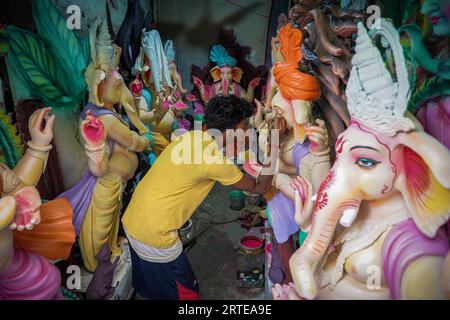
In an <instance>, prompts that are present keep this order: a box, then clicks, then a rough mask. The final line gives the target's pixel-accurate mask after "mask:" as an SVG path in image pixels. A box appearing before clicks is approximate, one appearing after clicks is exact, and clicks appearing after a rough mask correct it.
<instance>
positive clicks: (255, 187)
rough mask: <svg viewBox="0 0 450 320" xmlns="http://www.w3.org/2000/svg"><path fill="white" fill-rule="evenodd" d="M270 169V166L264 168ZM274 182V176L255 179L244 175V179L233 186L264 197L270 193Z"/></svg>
mask: <svg viewBox="0 0 450 320" xmlns="http://www.w3.org/2000/svg"><path fill="white" fill-rule="evenodd" d="M269 167H270V165H267V166H264V168H269ZM272 180H273V175H260V176H259V178H257V179H255V178H253V177H251V176H250V175H248V174H244V176H243V177H242V179H241V180H240V181H238V182H237V183H235V184H233V186H234V187H235V188H237V189H241V190H243V191H247V192H252V193H258V194H261V195H264V194H266V193H267V192H269V189H270V186H271V184H272Z"/></svg>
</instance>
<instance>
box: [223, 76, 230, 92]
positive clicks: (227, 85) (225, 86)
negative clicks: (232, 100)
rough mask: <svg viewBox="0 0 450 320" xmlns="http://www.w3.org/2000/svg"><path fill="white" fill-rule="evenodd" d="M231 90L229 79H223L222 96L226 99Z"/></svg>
mask: <svg viewBox="0 0 450 320" xmlns="http://www.w3.org/2000/svg"><path fill="white" fill-rule="evenodd" d="M229 89H230V81H228V78H227V77H223V79H222V94H223V96H224V97H226V96H228V91H229Z"/></svg>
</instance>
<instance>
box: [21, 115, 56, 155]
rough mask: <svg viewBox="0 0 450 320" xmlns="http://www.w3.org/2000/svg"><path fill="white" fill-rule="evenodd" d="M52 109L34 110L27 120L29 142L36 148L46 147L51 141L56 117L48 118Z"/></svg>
mask: <svg viewBox="0 0 450 320" xmlns="http://www.w3.org/2000/svg"><path fill="white" fill-rule="evenodd" d="M51 110H52V108H50V107H49V108H43V109H39V110H36V111H35V112H33V114H32V115H31V117H30V119H29V120H28V130H29V131H30V136H31V141H32V142H33V143H34V144H35V145H36V146H38V147H46V146H48V145H49V144H50V143H51V142H52V140H53V126H54V124H55V119H56V116H55V115H52V116H49V112H50V111H51Z"/></svg>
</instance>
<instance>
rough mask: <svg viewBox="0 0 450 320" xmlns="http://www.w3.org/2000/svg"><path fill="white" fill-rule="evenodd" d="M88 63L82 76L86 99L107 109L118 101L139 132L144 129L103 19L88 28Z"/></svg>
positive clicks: (117, 49)
mask: <svg viewBox="0 0 450 320" xmlns="http://www.w3.org/2000/svg"><path fill="white" fill-rule="evenodd" d="M90 43H91V55H92V62H91V64H90V65H89V66H88V68H87V70H86V73H85V76H86V82H87V84H88V90H89V102H91V103H93V104H95V105H97V106H99V107H104V108H108V109H112V108H113V107H114V105H116V104H121V105H122V107H123V108H124V109H125V112H126V114H127V116H128V118H129V119H130V121H131V122H132V123H133V125H134V126H135V127H136V128H137V129H138V130H139V132H140V133H141V134H144V133H146V132H147V131H148V130H147V128H146V127H145V126H144V124H143V123H142V121H141V120H140V119H139V115H138V109H137V108H136V106H135V102H134V98H133V94H132V93H131V91H130V89H128V87H127V86H126V84H125V81H124V79H123V77H122V75H121V74H120V73H119V68H118V65H119V61H120V54H121V49H120V48H119V47H118V46H116V45H115V44H113V42H112V40H111V36H110V34H109V32H108V26H107V24H106V21H104V22H103V23H102V22H101V20H100V19H97V20H96V22H95V24H94V26H93V27H92V28H91V30H90Z"/></svg>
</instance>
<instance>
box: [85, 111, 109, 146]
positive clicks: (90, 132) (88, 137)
mask: <svg viewBox="0 0 450 320" xmlns="http://www.w3.org/2000/svg"><path fill="white" fill-rule="evenodd" d="M81 134H82V135H83V138H84V140H85V141H86V144H87V145H88V146H89V147H90V148H96V147H100V146H102V145H103V144H104V143H105V138H106V131H105V127H104V126H103V122H102V121H101V120H100V119H98V118H96V117H94V116H93V115H92V112H91V111H88V112H87V114H86V119H85V120H84V121H83V122H82V123H81Z"/></svg>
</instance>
